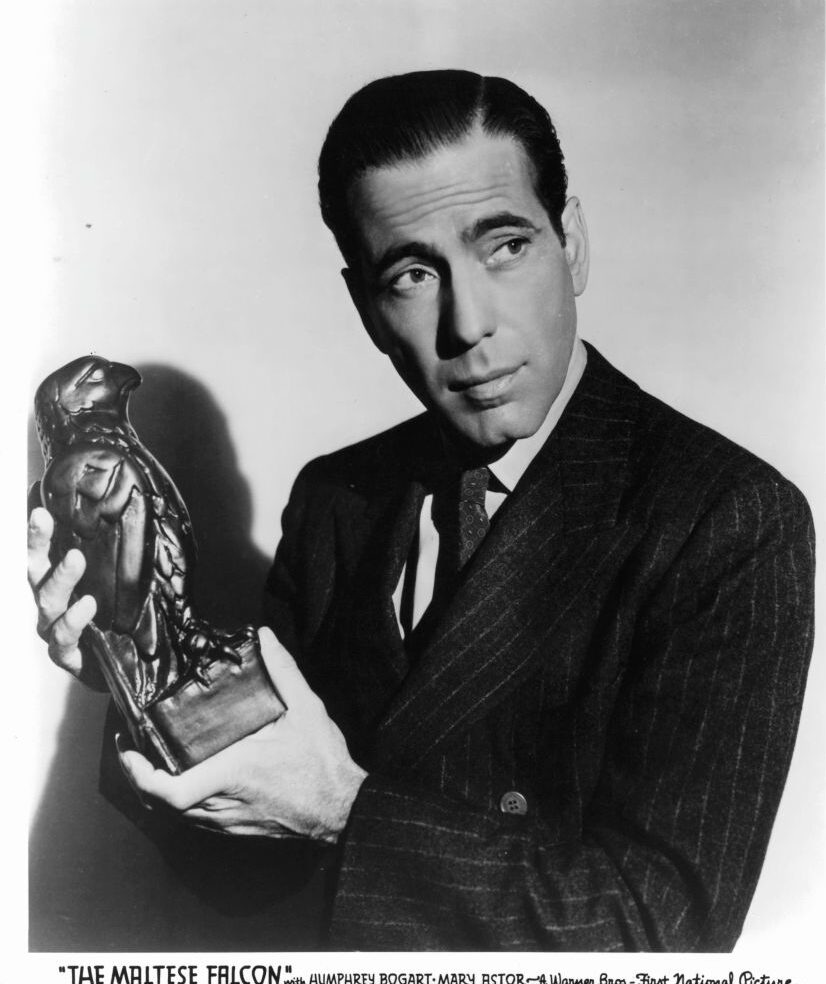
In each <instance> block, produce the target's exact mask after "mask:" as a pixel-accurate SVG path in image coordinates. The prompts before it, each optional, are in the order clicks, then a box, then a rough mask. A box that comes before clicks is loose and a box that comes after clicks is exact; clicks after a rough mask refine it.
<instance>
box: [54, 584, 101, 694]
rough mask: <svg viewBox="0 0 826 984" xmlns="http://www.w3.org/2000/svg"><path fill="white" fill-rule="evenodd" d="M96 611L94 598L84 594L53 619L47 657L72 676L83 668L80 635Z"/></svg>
mask: <svg viewBox="0 0 826 984" xmlns="http://www.w3.org/2000/svg"><path fill="white" fill-rule="evenodd" d="M96 611H97V604H96V602H95V599H94V598H93V597H92V596H91V595H84V596H83V597H82V598H81V599H80V600H79V601H76V602H75V603H74V605H72V606H71V607H70V608H69V609H67V611H65V612H64V613H63V614H62V615H61V616H60V618H58V619H57V620H56V621H55V623H54V624H53V625H52V628H51V631H50V633H49V657H50V658H51V660H52V662H54V663H57V665H58V666H60V667H62V668H63V669H64V670H68V671H69V672H70V673H72V674H73V675H74V676H78V675H79V674H80V672H81V671H82V669H83V657H82V656H81V653H80V650H79V648H78V643H79V641H80V635H81V633H82V632H83V630H84V629H85V628H86V626H87V625H88V624H89V622H91V620H92V619H93V618H94V617H95V612H96Z"/></svg>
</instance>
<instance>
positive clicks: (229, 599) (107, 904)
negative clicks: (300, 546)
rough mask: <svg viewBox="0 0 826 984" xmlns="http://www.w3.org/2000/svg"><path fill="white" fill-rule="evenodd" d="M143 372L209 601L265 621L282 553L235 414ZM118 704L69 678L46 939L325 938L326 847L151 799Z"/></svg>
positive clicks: (211, 608)
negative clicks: (172, 810) (127, 765)
mask: <svg viewBox="0 0 826 984" xmlns="http://www.w3.org/2000/svg"><path fill="white" fill-rule="evenodd" d="M139 369H140V372H141V375H142V376H143V380H144V382H143V385H142V386H141V387H140V389H139V390H138V391H137V392H136V393H135V394H134V396H133V397H132V401H131V405H130V416H131V419H132V423H133V424H134V426H135V429H136V430H137V432H138V434H139V435H140V437H141V440H142V441H143V443H145V444H146V446H147V447H148V448H149V449H150V450H151V451H152V453H153V454H154V455H155V457H157V458H158V460H159V461H160V462H161V463H162V464H163V465H164V467H165V468H166V469H167V471H168V472H169V473H170V474H171V476H172V477H173V479H174V480H175V483H176V484H177V486H178V488H179V489H180V491H181V494H182V496H183V498H184V501H185V502H186V503H187V505H188V507H189V510H190V514H191V517H192V523H193V527H194V530H195V535H196V537H197V540H198V567H197V572H196V575H195V582H194V592H193V600H194V603H195V608H196V610H197V611H198V612H199V613H200V614H202V615H204V616H206V617H207V618H209V620H210V621H213V622H214V623H215V624H216V625H218V626H220V627H225V628H226V627H232V626H234V625H237V624H240V623H242V622H252V623H255V624H257V622H258V620H259V608H260V598H261V591H262V587H263V584H264V578H265V576H266V571H267V568H268V566H269V561H270V558H268V557H266V556H264V554H262V553H261V552H260V551H259V550H258V549H257V548H256V547H255V546H254V544H253V543H252V541H251V538H250V529H251V520H252V505H251V496H250V492H249V488H248V486H247V484H246V482H245V480H244V478H243V477H242V476H241V475H240V474H239V472H238V470H237V464H236V456H235V451H234V448H233V446H232V443H231V441H230V437H229V430H228V428H227V424H226V419H225V417H224V415H223V413H222V412H221V410H220V409H219V407H218V405H217V404H216V402H215V400H214V399H213V398H212V396H211V394H210V393H209V391H208V390H207V389H206V388H205V387H204V386H203V385H202V384H201V383H199V382H198V381H197V380H195V379H193V378H192V377H191V376H188V375H187V374H185V373H183V372H180V371H179V370H177V369H173V368H171V367H169V366H161V365H145V366H141V367H139ZM29 437H30V440H29V473H30V479H31V481H34V480H36V479H37V478H39V477H40V475H41V474H42V471H43V464H42V458H41V455H40V450H39V445H38V442H37V437H36V433H35V428H34V422H33V419H32V420H31V421H30V435H29ZM55 672H58V671H57V670H55ZM108 704H109V701H108V700H107V698H106V697H105V696H103V695H100V694H96V693H91V692H89V691H87V690H85V689H84V688H83V687H82V686H80V685H79V684H76V685H72V686H71V688H70V690H69V694H68V697H67V700H66V706H65V708H64V713H63V719H62V721H61V722H60V725H59V727H58V733H57V749H58V750H57V752H56V755H55V759H54V761H53V762H52V763H51V768H50V772H49V777H48V780H47V783H46V786H45V790H44V793H43V798H42V801H41V803H40V804H39V807H38V810H37V814H36V816H35V820H34V823H33V826H32V831H31V837H30V845H29V947H30V949H31V950H32V951H101V952H105V951H141V950H145V951H159V950H168V951H180V950H194V951H221V950H262V951H266V950H272V949H293V950H299V949H318V948H320V942H319V938H318V925H319V921H320V912H321V906H322V900H321V895H322V880H323V867H324V853H323V851H322V850H321V849H317V848H315V847H313V846H311V845H307V846H304V845H298V844H297V843H296V842H285V843H283V844H282V843H278V842H275V841H265V840H263V839H258V838H232V837H223V836H220V835H217V834H211V833H208V832H205V831H199V830H197V829H195V828H185V827H183V826H182V825H180V824H178V823H176V822H175V821H174V820H173V819H172V818H168V817H164V816H160V815H158V812H157V811H152V812H148V811H145V810H144V809H143V808H142V807H141V806H140V805H139V804H138V803H137V800H136V799H135V797H134V795H133V794H132V793H131V790H129V788H128V786H127V785H126V783H125V780H124V779H123V777H122V775H121V773H120V769H119V767H118V764H117V759H116V757H115V755H114V743H113V735H112V732H113V731H114V730H115V728H116V727H117V721H116V715H114V714H112V713H111V712H110V713H109V714H108V720H107V721H106V727H105V731H106V734H105V735H104V719H107V707H108ZM102 735H103V739H102V737H101V736H102ZM102 740H103V756H102V762H101V741H102ZM99 773H100V785H101V788H102V789H104V790H105V795H104V794H102V793H101V792H99V791H98V775H99Z"/></svg>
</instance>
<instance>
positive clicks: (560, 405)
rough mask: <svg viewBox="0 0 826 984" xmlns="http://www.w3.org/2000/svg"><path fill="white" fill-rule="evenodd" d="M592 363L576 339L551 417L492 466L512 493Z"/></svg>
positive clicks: (492, 471)
mask: <svg viewBox="0 0 826 984" xmlns="http://www.w3.org/2000/svg"><path fill="white" fill-rule="evenodd" d="M587 361H588V353H587V351H586V350H585V346H584V345H583V344H582V340H581V339H580V337H579V335H576V336H575V337H574V344H573V347H572V348H571V358H570V360H569V362H568V369H567V372H566V373H565V381H564V382H563V384H562V389H561V390H560V391H559V393H558V395H557V397H556V399H555V400H554V402H553V403H552V404H551V406H550V409H549V410H548V414H547V416H546V417H545V419H544V420H543V421H542V425H541V426H540V428H539V430H537V432H536V433H535V434H532V435H531V436H530V437H525V438H523V439H522V440H521V441H515V442H514V444H513V447H512V448H510V449H509V450H508V451H507V452H506V453H505V454H503V455H502V457H501V458H499V460H498V461H494V462H493V463H492V464H490V465H488V470H489V471H490V472H491V474H492V475H493V476H494V477H495V478H496V479H497V481H499V482H500V483H501V484H502V485H503V486H504V487H505V489H506V490H507V491H508V492H513V490H514V488H515V487H516V483H517V482H518V481H519V479H520V478H521V477H522V476H523V475H524V474H525V472H526V471H527V468H528V465H529V464H530V463H531V462H532V461H533V459H534V458H535V457H536V455H537V453H538V451H539V449H540V448H541V447H542V445H543V444H544V443H545V441H547V440H548V438H549V437H550V436H551V432H552V431H553V429H554V427H556V425H557V424H558V423H559V418H560V417H561V416H562V411H563V410H564V409H565V407H566V406H567V405H568V401H569V400H570V399H571V397H572V396H573V394H574V390H575V389H576V388H577V384H578V383H579V381H580V379H582V374H583V372H585V364H586V362H587Z"/></svg>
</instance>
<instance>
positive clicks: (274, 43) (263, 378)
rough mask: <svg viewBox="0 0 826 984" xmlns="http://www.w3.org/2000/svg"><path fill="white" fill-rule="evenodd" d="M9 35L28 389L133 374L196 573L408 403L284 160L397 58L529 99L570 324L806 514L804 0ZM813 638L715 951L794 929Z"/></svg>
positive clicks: (358, 6) (815, 206)
mask: <svg viewBox="0 0 826 984" xmlns="http://www.w3.org/2000/svg"><path fill="white" fill-rule="evenodd" d="M39 27H40V30H39V37H38V41H39V44H40V46H41V48H40V51H41V58H42V62H41V64H42V68H43V74H42V77H41V82H42V87H41V91H40V102H39V105H38V116H37V121H36V125H35V142H36V144H37V145H38V154H37V159H36V162H35V164H34V165H33V166H34V172H33V174H34V183H35V186H36V190H37V193H38V198H39V201H40V204H41V207H42V214H41V220H42V221H41V227H42V235H41V236H40V237H39V240H38V242H39V247H38V251H37V253H36V255H35V257H34V262H35V269H36V271H37V296H36V297H35V298H34V299H33V301H34V303H33V306H32V308H31V311H36V312H37V320H36V321H34V320H32V315H31V312H30V314H29V317H28V318H24V319H23V320H22V321H21V322H20V323H19V324H18V325H16V331H18V332H19V333H20V337H19V339H18V341H19V342H20V343H21V344H22V345H23V346H25V348H26V349H27V351H28V354H29V358H28V360H27V379H28V381H29V384H30V385H29V391H30V394H33V392H34V388H35V386H36V384H37V382H39V380H40V379H41V378H42V377H43V376H44V375H46V374H47V373H48V372H50V371H51V370H52V369H54V368H55V367H57V366H59V365H61V364H63V363H64V362H65V361H68V360H69V359H71V358H74V357H76V356H78V355H80V354H83V353H85V352H89V351H95V352H98V353H100V354H102V355H104V356H106V357H107V358H111V359H116V360H118V361H125V362H129V363H131V364H133V365H137V366H139V367H141V368H142V369H143V371H144V374H145V377H146V382H145V385H144V388H143V391H141V390H139V391H138V392H137V393H136V395H135V396H134V398H133V404H134V406H135V411H136V414H135V416H136V419H137V417H138V416H139V415H140V412H142V414H143V417H142V419H143V420H144V421H145V422H146V425H147V427H149V429H150V431H151V433H152V434H153V435H155V437H156V439H157V441H159V442H160V443H161V444H162V445H163V446H164V448H165V449H166V451H167V453H168V454H172V455H173V458H172V459H171V460H170V458H163V457H162V455H161V453H160V448H159V447H158V446H157V444H156V445H154V448H155V450H156V452H157V453H158V456H159V457H162V460H163V461H164V463H165V465H166V466H167V468H168V469H169V470H170V471H171V473H172V474H173V476H174V477H176V479H177V478H178V477H179V476H178V474H177V473H176V462H177V460H178V458H179V457H180V460H181V461H182V462H185V466H184V465H181V467H182V468H184V467H185V471H186V481H185V482H184V481H182V483H181V484H182V485H183V484H186V485H187V486H188V487H187V488H186V489H184V492H185V495H186V497H187V499H188V501H189V502H190V505H191V506H193V507H194V506H195V502H194V501H193V496H197V495H203V496H205V497H206V498H207V499H208V501H209V503H210V506H211V508H212V509H213V514H212V515H213V516H218V515H220V501H221V498H222V497H225V499H226V501H227V502H228V505H227V514H228V516H230V517H231V519H230V520H228V522H231V524H234V526H233V528H232V530H230V531H227V530H213V529H210V530H202V529H199V528H198V526H197V522H196V533H198V534H200V536H201V538H202V540H204V539H205V540H206V541H207V555H208V560H207V561H206V564H207V568H206V571H205V573H206V574H207V575H208V576H209V577H211V578H212V579H213V581H214V582H216V583H217V582H220V580H221V578H222V577H223V576H225V574H224V573H222V569H221V567H222V565H221V558H220V552H221V550H226V549H227V547H228V545H229V546H230V547H232V546H233V545H237V546H238V549H239V555H243V558H244V565H245V566H244V571H243V572H241V573H240V574H239V577H241V576H248V577H251V573H252V572H253V571H254V572H258V571H260V570H262V569H263V566H262V565H265V563H266V558H268V557H269V556H271V554H272V552H273V550H274V548H275V545H276V543H277V541H278V537H279V530H280V526H279V520H280V511H281V509H282V508H283V506H284V504H285V502H286V497H287V495H288V492H289V488H290V485H291V482H292V480H293V478H294V477H295V474H296V472H297V471H298V469H299V467H300V466H301V465H302V464H303V463H304V462H306V461H307V460H308V459H309V458H310V457H312V456H314V455H316V454H318V453H321V452H324V451H328V450H332V449H334V448H336V447H340V446H342V445H343V444H345V443H349V442H351V441H354V440H357V439H359V438H361V437H364V436H367V435H368V434H370V433H375V432H376V431H378V430H381V429H384V428H385V427H387V426H390V425H392V424H393V423H395V422H397V421H398V420H400V419H402V418H404V417H406V416H409V415H411V414H412V413H414V412H416V411H417V404H416V402H415V400H414V398H413V397H412V396H410V395H409V394H407V393H406V391H405V390H404V387H403V385H402V384H401V382H400V381H399V380H398V379H397V378H396V377H395V375H394V373H393V370H392V368H391V367H390V365H389V363H386V362H385V361H384V359H383V357H382V356H380V354H379V353H378V352H376V351H375V350H374V349H373V348H372V346H371V344H370V342H369V340H368V339H367V337H366V335H365V334H364V332H363V329H362V328H361V326H360V324H359V322H358V319H357V317H356V314H355V312H354V311H353V310H352V309H351V307H350V304H349V300H348V297H347V293H346V289H345V287H344V284H343V282H342V280H341V278H340V276H339V274H338V270H339V268H340V266H341V261H340V259H339V257H338V255H337V251H336V249H335V245H334V243H333V240H332V237H331V236H330V234H329V233H328V232H327V230H326V229H325V228H324V227H323V225H322V223H321V220H320V217H319V215H318V209H317V205H316V191H315V168H316V159H317V154H318V151H319V149H320V146H321V143H322V140H323V138H324V134H325V132H326V127H327V126H328V125H329V122H330V121H331V120H332V117H333V116H334V114H335V113H336V112H337V110H338V109H339V108H340V106H341V104H342V103H343V101H344V100H345V99H346V97H347V96H348V95H349V94H350V93H352V92H353V91H354V90H355V89H356V88H358V87H359V86H360V85H362V84H363V83H365V82H367V81H369V80H371V79H372V78H375V77H377V76H380V75H385V74H393V73H397V72H402V71H408V70H413V69H420V68H436V67H457V68H469V69H473V70H475V71H479V72H482V73H485V74H499V75H505V76H507V77H509V78H511V79H513V80H514V81H515V82H517V83H518V84H520V85H521V86H522V87H523V88H525V89H527V90H528V91H529V92H530V93H531V94H532V95H534V96H535V97H536V98H537V99H539V101H540V102H542V103H543V104H544V105H545V106H546V107H547V108H548V109H549V111H550V112H551V115H552V116H553V117H554V120H555V122H556V125H557V129H558V132H559V135H560V139H561V142H562V146H563V150H564V152H565V155H566V161H567V165H568V171H569V187H570V191H571V193H572V194H576V195H577V196H579V198H580V199H581V201H582V203H583V207H584V210H585V215H586V218H587V221H588V226H589V231H590V238H591V249H592V258H591V279H590V283H589V286H588V289H587V291H586V293H585V295H584V296H583V297H582V298H581V299H580V302H579V327H580V332H581V334H582V336H583V337H584V338H586V339H588V340H590V341H592V342H593V343H594V344H595V345H596V346H597V347H598V348H599V349H600V350H601V351H602V352H603V354H604V355H606V357H608V358H609V359H610V360H611V361H612V362H613V363H614V364H615V365H616V366H617V367H618V368H620V369H621V370H623V371H624V372H626V373H627V374H628V375H630V376H631V377H632V378H633V379H635V380H636V381H637V382H639V383H640V384H641V385H642V386H643V388H645V389H647V390H648V391H650V392H652V393H654V394H656V395H657V396H660V397H661V398H663V399H665V400H666V402H668V403H670V404H671V405H672V406H675V407H676V408H678V409H680V410H682V411H684V412H685V413H687V414H688V415H690V416H692V417H694V418H696V419H698V420H701V421H702V422H704V423H706V424H709V425H710V426H712V427H714V428H716V429H718V430H720V431H722V432H723V433H725V434H726V435H727V436H729V437H731V438H733V439H734V440H735V441H737V442H739V443H741V444H743V445H744V446H746V447H747V448H749V449H750V450H752V451H754V452H756V453H757V454H758V455H760V456H761V457H763V458H765V459H766V460H768V461H769V462H771V463H772V464H774V465H775V466H776V467H777V468H779V469H780V471H782V472H783V473H784V474H785V475H786V476H787V477H788V478H790V479H791V480H792V481H794V482H795V483H796V484H797V485H799V487H800V488H801V489H802V490H803V491H804V493H805V494H806V495H807V497H808V499H809V502H810V503H811V505H812V508H813V511H814V513H815V523H816V526H817V528H818V530H819V531H820V532H821V534H823V531H824V530H826V510H824V492H825V491H826V488H825V487H824V486H826V482H824V471H823V454H822V449H823V446H824V442H823V437H824V434H823V395H824V393H823V315H824V303H823V164H824V157H823V9H822V5H821V4H820V3H817V2H783V3H775V2H762V0H761V2H756V0H726V2H714V0H702V2H685V3H677V2H662V0H638V2H619V3H611V2H608V0H605V2H597V0H562V2H547V0H544V2H540V0H512V2H511V3H505V2H503V0H499V2H489V0H475V2H469V0H454V2H438V0H405V2H400V0H381V2H379V0H372V2H367V0H338V2H336V0H314V2H306V0H305V2H303V3H301V4H297V3H290V4H287V3H282V2H264V0H258V2H231V0H200V2H194V0H141V2H138V0H134V2H124V0H107V2H103V0H100V2H97V0H95V2H92V0H86V2H71V3H70V2H65V3H59V4H50V5H48V14H47V16H46V17H44V19H43V21H42V22H41V23H40V25H39ZM147 367H148V369H147ZM142 397H144V398H145V399H146V400H149V401H150V403H152V406H150V405H149V403H145V404H143V409H142V411H139V408H140V407H141V399H142ZM153 399H154V402H153ZM176 428H177V431H176ZM165 431H166V432H167V437H166V438H164V432H165ZM179 432H180V433H179ZM142 433H144V432H143V431H142ZM176 434H177V436H175V435H176ZM147 443H149V442H147ZM38 468H39V464H38V462H37V457H36V455H35V456H34V458H31V459H30V471H32V470H33V472H34V474H35V475H36V473H37V469H38ZM216 476H218V478H219V479H220V481H219V483H218V485H216ZM199 490H200V491H199ZM215 510H218V511H215ZM193 511H196V510H195V509H193ZM218 525H220V524H218ZM210 540H212V541H214V543H213V549H212V553H211V554H210ZM239 564H240V561H238V560H237V559H228V560H227V561H226V566H227V569H228V570H230V571H232V570H234V569H235V567H238V565H239ZM233 565H235V567H233ZM217 593H218V592H216V591H213V595H215V594H217ZM245 594H246V588H245ZM237 595H238V591H237V590H235V591H234V592H233V589H232V587H231V586H230V587H228V589H227V593H226V596H227V597H231V598H232V597H236V596H237ZM242 600H243V599H242ZM242 607H243V606H242ZM222 614H223V613H222ZM230 614H232V613H230ZM242 614H243V615H246V611H244V612H243V613H242ZM239 617H240V616H239ZM822 648H823V647H822V646H818V647H817V649H816V652H815V657H814V662H813V669H812V672H811V674H810V692H809V695H808V698H807V702H806V705H805V708H804V716H803V721H802V725H801V730H800V735H799V739H798V747H797V750H796V754H795V760H794V763H793V766H792V772H791V775H790V779H789V783H788V786H787V791H786V795H785V798H784V801H783V804H782V806H781V811H780V815H779V818H778V821H777V825H776V828H775V833H774V835H773V839H772V843H771V846H770V849H769V855H768V859H767V862H766V865H765V868H764V872H763V876H762V879H761V882H760V885H759V886H758V890H757V894H756V897H755V900H754V903H753V906H752V909H751V912H750V914H749V917H748V919H747V922H746V927H745V930H744V933H743V936H742V939H741V943H740V944H739V946H738V950H737V951H736V952H737V953H740V952H742V953H745V954H747V955H751V954H755V955H760V954H775V953H778V952H780V951H781V950H782V951H784V952H789V950H799V948H800V947H801V946H802V945H803V944H804V943H805V942H806V941H807V940H811V939H813V938H815V939H816V938H817V935H818V934H819V933H822V924H821V919H822V908H821V906H822V901H823V881H824V877H826V864H825V863H824V845H823V837H822V830H823V820H824V782H823V772H824V770H823V761H822V749H823V747H824V727H823V724H822V720H821V715H820V714H819V713H818V712H819V711H820V709H821V708H822V706H823V704H822V699H823V681H824V670H823V667H822V665H821V663H822ZM28 649H30V650H34V651H33V653H32V655H31V660H32V664H33V666H34V667H35V669H34V670H33V675H34V681H33V690H32V693H33V695H34V704H35V707H36V710H35V711H34V714H33V716H32V721H33V723H32V725H31V727H30V729H29V732H28V737H27V740H28V739H30V741H29V745H30V746H31V747H32V748H33V752H32V755H31V760H32V762H33V773H32V776H33V779H32V786H31V797H30V803H29V812H28V816H29V818H30V819H31V821H32V824H33V826H32V830H33V835H32V849H33V865H34V870H35V872H36V874H37V877H38V878H40V879H46V881H45V884H47V885H48V884H49V879H52V882H51V884H52V887H51V889H50V891H51V893H52V901H54V898H55V893H57V895H59V894H60V893H61V892H64V893H67V894H66V900H67V905H70V904H71V892H72V890H73V884H74V882H72V884H69V883H67V881H66V879H65V878H61V874H60V866H61V865H73V866H74V868H75V870H76V871H80V872H81V874H82V872H83V871H86V872H88V871H97V869H96V868H95V865H96V864H99V860H98V861H97V862H96V860H95V858H96V851H97V850H98V847H97V845H98V843H99V841H100V832H99V831H97V830H96V829H95V828H94V825H93V824H90V823H89V816H90V815H91V814H90V813H89V812H88V805H87V798H89V797H93V796H95V795H96V792H95V770H96V759H97V754H98V746H97V744H96V741H94V740H92V739H91V738H90V736H91V735H96V734H97V733H98V732H99V719H100V716H101V713H102V712H101V710H100V706H101V705H100V703H99V702H97V699H96V698H94V699H92V700H88V699H86V698H85V697H78V696H77V694H76V693H74V691H76V689H77V688H76V687H75V686H73V685H72V684H71V683H70V682H69V681H68V680H66V679H65V678H64V677H63V676H62V675H61V674H60V673H59V672H58V671H57V670H55V669H54V668H53V667H52V666H51V665H50V664H48V661H47V659H46V657H45V652H44V649H43V647H42V646H40V645H37V646H33V645H32V644H31V643H30V642H29V643H28ZM818 650H820V652H818ZM67 729H68V730H67ZM73 735H74V736H75V737H76V738H77V739H78V744H77V747H76V749H75V750H74V751H73V752H72V756H71V757H72V758H73V759H74V765H73V769H72V771H71V774H70V776H69V778H68V779H67V778H66V775H63V777H62V778H61V777H60V776H56V775H55V770H54V765H55V762H56V761H57V760H58V759H56V756H58V758H59V749H60V747H61V745H62V746H63V751H64V755H63V759H61V760H60V761H65V760H66V758H67V756H66V753H65V744H66V742H67V741H71V740H74V739H73V737H72V736H73ZM78 736H79V737H78ZM56 790H57V791H58V793H56V792H55V791H56ZM58 821H59V822H58ZM98 857H99V855H98ZM78 859H80V860H78ZM84 864H85V868H84ZM99 875H100V873H99V872H98V876H99ZM74 915H75V916H76V915H77V914H76V913H75V914H74ZM36 918H37V913H36V912H33V913H32V919H33V920H36Z"/></svg>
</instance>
